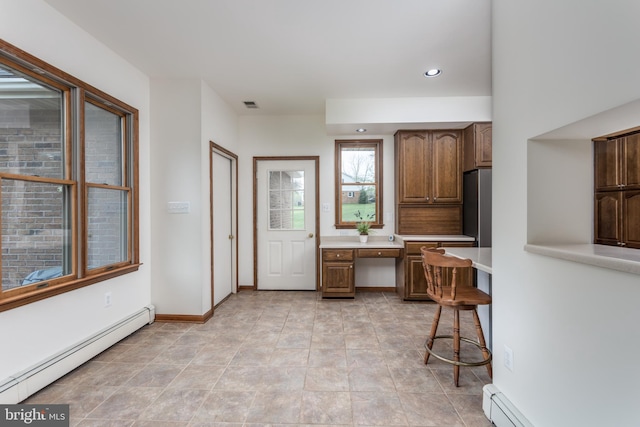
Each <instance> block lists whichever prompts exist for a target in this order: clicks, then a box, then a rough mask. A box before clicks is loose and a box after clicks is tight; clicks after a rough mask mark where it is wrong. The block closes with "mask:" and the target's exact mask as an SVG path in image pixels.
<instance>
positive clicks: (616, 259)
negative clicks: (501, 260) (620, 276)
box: [524, 244, 640, 275]
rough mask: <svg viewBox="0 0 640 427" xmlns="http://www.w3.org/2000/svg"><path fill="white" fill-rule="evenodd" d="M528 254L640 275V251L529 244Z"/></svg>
mask: <svg viewBox="0 0 640 427" xmlns="http://www.w3.org/2000/svg"><path fill="white" fill-rule="evenodd" d="M524 250H525V251H527V252H531V253H535V254H539V255H544V256H548V257H552V258H559V259H564V260H567V261H573V262H579V263H581V264H588V265H593V266H596V267H602V268H608V269H611V270H618V271H622V272H624V273H631V274H638V275H640V249H628V248H620V247H616V246H606V245H593V244H553V245H544V244H535V245H534V244H527V245H525V246H524Z"/></svg>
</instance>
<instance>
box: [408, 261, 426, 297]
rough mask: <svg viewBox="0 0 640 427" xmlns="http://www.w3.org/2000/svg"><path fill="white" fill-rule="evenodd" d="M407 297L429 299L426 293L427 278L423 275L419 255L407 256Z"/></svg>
mask: <svg viewBox="0 0 640 427" xmlns="http://www.w3.org/2000/svg"><path fill="white" fill-rule="evenodd" d="M406 289H407V295H405V297H406V298H407V299H414V300H415V299H417V300H429V299H430V298H429V296H428V295H427V279H426V278H425V277H424V267H422V257H421V256H420V255H409V256H407V288H406Z"/></svg>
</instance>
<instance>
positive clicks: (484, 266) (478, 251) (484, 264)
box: [444, 248, 492, 274]
mask: <svg viewBox="0 0 640 427" xmlns="http://www.w3.org/2000/svg"><path fill="white" fill-rule="evenodd" d="M444 250H445V253H447V254H449V255H453V256H455V257H458V258H468V259H470V260H471V261H472V262H473V266H474V267H475V268H477V269H478V270H480V271H484V272H486V273H489V274H491V273H492V268H491V248H444Z"/></svg>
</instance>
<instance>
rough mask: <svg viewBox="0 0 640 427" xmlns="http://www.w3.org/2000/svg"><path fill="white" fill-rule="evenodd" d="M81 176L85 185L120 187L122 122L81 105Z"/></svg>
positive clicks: (110, 115)
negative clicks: (82, 160) (82, 151)
mask: <svg viewBox="0 0 640 427" xmlns="http://www.w3.org/2000/svg"><path fill="white" fill-rule="evenodd" d="M84 133H85V155H84V156H85V171H86V172H85V173H86V176H87V182H93V183H96V184H109V185H122V120H121V117H120V116H119V115H117V114H114V113H112V112H110V111H107V110H105V109H103V108H100V107H97V106H96V105H94V104H91V103H89V102H86V103H85V118H84Z"/></svg>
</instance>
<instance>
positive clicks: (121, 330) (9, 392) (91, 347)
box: [0, 305, 155, 404]
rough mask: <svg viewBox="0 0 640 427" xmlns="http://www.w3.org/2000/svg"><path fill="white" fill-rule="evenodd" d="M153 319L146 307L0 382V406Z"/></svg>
mask: <svg viewBox="0 0 640 427" xmlns="http://www.w3.org/2000/svg"><path fill="white" fill-rule="evenodd" d="M154 319H155V307H154V306H152V305H149V306H147V307H144V308H142V309H141V310H140V311H138V312H136V313H134V314H132V315H131V316H129V317H127V318H125V319H123V320H121V321H119V322H118V323H115V324H113V325H111V326H109V327H107V328H105V329H103V330H101V331H100V332H98V333H96V334H93V335H91V336H90V337H88V338H86V339H85V340H83V341H81V342H79V343H77V344H76V345H73V346H71V347H69V348H67V349H65V350H63V351H61V352H60V353H58V354H55V355H54V356H52V357H50V358H48V359H45V360H43V361H42V362H40V363H38V364H36V365H34V366H32V367H30V368H28V369H25V370H24V371H22V372H18V373H17V374H15V375H12V376H10V377H9V378H6V379H4V380H0V404H15V403H20V402H22V401H23V400H25V399H26V398H27V397H29V396H31V395H32V394H34V393H36V392H37V391H39V390H41V389H42V388H44V387H46V386H47V385H49V384H51V383H53V382H54V381H55V380H57V379H58V378H60V377H62V376H64V375H66V374H67V373H69V372H71V371H72V370H74V369H75V368H77V367H78V366H80V365H82V364H83V363H85V362H86V361H88V360H90V359H91V358H93V357H95V356H97V355H98V354H100V353H102V352H103V351H104V350H106V349H107V348H109V347H111V346H112V345H114V344H115V343H117V342H118V341H120V340H122V339H123V338H126V337H127V336H129V335H131V334H132V333H134V332H135V331H137V330H138V329H140V328H141V327H143V326H144V325H146V324H151V323H153V321H154Z"/></svg>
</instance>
